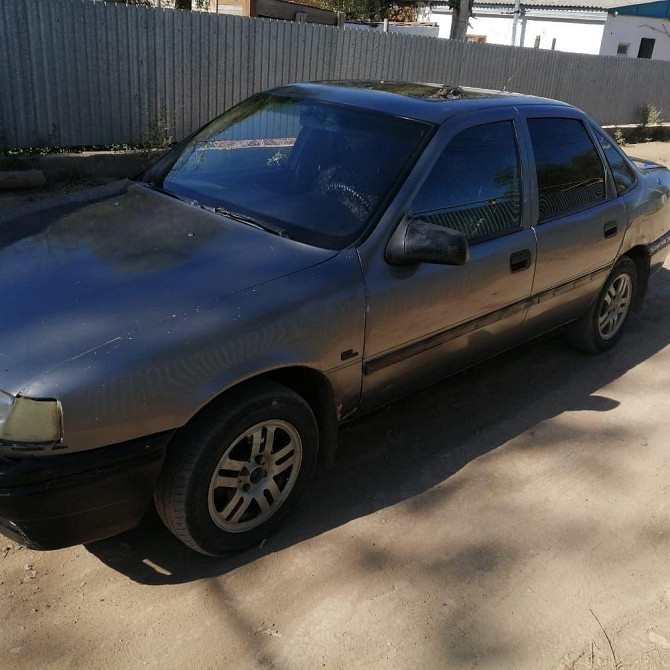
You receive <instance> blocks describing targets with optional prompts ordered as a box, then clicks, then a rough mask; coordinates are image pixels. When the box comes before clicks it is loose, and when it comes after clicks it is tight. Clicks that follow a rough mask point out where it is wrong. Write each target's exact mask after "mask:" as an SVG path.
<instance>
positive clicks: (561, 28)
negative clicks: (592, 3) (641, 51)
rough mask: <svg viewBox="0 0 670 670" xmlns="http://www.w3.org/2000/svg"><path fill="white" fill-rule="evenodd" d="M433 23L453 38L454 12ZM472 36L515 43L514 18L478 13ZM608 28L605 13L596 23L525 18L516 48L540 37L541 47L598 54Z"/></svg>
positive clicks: (435, 17)
mask: <svg viewBox="0 0 670 670" xmlns="http://www.w3.org/2000/svg"><path fill="white" fill-rule="evenodd" d="M430 20H431V21H434V22H435V23H437V24H438V25H439V28H440V32H439V36H440V37H445V38H446V37H449V32H450V29H451V13H450V12H449V13H444V12H436V11H433V12H432V13H431V15H430ZM469 25H470V27H468V35H481V36H484V37H486V42H487V43H488V44H505V45H511V44H512V16H504V15H499V14H496V15H490V16H487V15H486V14H483V13H476V16H473V17H471V19H470V24H469ZM604 26H605V14H604V13H603V15H602V19H600V20H597V19H596V20H593V21H588V22H586V21H580V22H577V21H572V22H571V21H569V20H560V19H557V18H551V19H549V18H543V17H540V16H522V17H521V18H520V19H519V22H518V24H517V30H516V46H524V47H534V46H535V39H536V38H537V37H538V35H539V37H540V48H541V49H551V48H552V43H553V40H554V39H555V40H556V44H555V46H554V49H556V50H557V51H567V52H570V53H582V54H596V55H597V54H598V53H600V43H601V41H602V37H603V30H604Z"/></svg>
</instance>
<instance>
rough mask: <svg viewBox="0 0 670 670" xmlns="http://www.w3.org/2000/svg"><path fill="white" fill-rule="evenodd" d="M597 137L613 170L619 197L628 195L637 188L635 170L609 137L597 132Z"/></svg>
mask: <svg viewBox="0 0 670 670" xmlns="http://www.w3.org/2000/svg"><path fill="white" fill-rule="evenodd" d="M596 137H597V138H598V142H600V146H601V147H602V149H603V153H604V154H605V158H606V159H607V162H608V163H609V166H610V169H611V170H612V176H613V177H614V183H615V184H616V190H617V193H618V194H619V195H623V194H624V193H627V192H628V191H630V189H631V188H633V186H635V181H636V179H635V172H634V171H633V168H632V167H631V166H630V165H628V163H627V162H626V159H625V158H624V157H623V156H622V155H621V154H620V153H619V151H617V149H616V148H615V147H614V142H613V141H612V140H611V139H610V138H609V137H605V135H603V134H602V133H600V132H599V131H597V130H596Z"/></svg>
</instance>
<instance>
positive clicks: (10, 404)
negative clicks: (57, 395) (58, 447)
mask: <svg viewBox="0 0 670 670" xmlns="http://www.w3.org/2000/svg"><path fill="white" fill-rule="evenodd" d="M62 437H63V412H62V410H61V406H60V403H59V402H58V401H57V400H33V399H32V398H24V397H23V396H19V397H18V398H14V397H13V396H10V395H8V394H6V393H2V392H0V442H5V443H6V442H11V443H13V444H19V445H20V444H43V443H54V442H58V441H60V440H61V439H62Z"/></svg>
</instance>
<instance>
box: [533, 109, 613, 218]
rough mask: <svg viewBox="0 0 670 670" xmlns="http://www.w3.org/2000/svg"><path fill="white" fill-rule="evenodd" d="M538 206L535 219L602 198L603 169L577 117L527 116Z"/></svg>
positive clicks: (553, 216)
mask: <svg viewBox="0 0 670 670" xmlns="http://www.w3.org/2000/svg"><path fill="white" fill-rule="evenodd" d="M528 129H529V131H530V137H531V142H532V145H533V153H534V154H535V168H536V170H537V188H538V199H539V206H540V213H539V214H540V215H539V223H542V222H544V221H547V220H549V219H553V218H555V217H557V216H561V215H564V214H568V213H571V212H575V211H579V210H581V209H586V208H588V207H591V206H593V205H595V204H597V203H599V202H603V201H604V200H605V170H604V166H603V164H602V162H601V160H600V156H599V155H598V152H597V151H596V148H595V147H594V146H593V142H592V141H591V138H590V137H589V134H588V133H587V132H586V128H585V127H584V125H583V124H582V122H581V121H578V120H577V119H565V118H537V119H528Z"/></svg>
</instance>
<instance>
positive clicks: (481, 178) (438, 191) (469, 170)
mask: <svg viewBox="0 0 670 670" xmlns="http://www.w3.org/2000/svg"><path fill="white" fill-rule="evenodd" d="M412 215H413V216H414V217H415V218H418V219H423V220H425V221H429V222H430V223H434V224H436V225H439V226H444V227H445V228H452V229H455V230H458V231H460V232H462V233H464V234H465V235H467V237H468V240H469V241H470V242H471V243H472V242H481V241H483V240H486V239H491V238H493V237H499V236H500V235H504V234H506V233H509V232H512V231H515V230H519V229H520V228H521V189H520V170H519V153H518V151H517V141H516V135H515V132H514V125H513V123H512V122H511V121H501V122H498V123H488V124H485V125H481V126H474V127H472V128H468V129H467V130H464V131H463V132H461V133H459V134H458V135H456V137H455V138H454V139H453V140H452V141H451V142H450V143H449V145H448V146H447V148H446V150H445V151H444V153H443V154H442V156H441V157H440V158H439V159H438V161H437V163H436V164H435V166H434V167H433V169H432V171H431V173H430V174H429V175H428V178H427V179H426V181H425V182H424V184H423V186H422V187H421V190H420V192H419V194H418V195H417V197H416V199H415V201H414V204H413V207H412Z"/></svg>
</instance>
